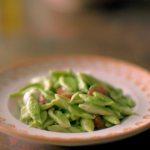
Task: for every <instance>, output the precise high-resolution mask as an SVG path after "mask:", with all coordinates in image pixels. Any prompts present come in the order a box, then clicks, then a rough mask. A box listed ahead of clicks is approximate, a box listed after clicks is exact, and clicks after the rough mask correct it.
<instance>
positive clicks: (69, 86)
mask: <svg viewBox="0 0 150 150" xmlns="http://www.w3.org/2000/svg"><path fill="white" fill-rule="evenodd" d="M59 84H60V85H61V87H63V88H64V89H65V90H66V91H71V92H76V91H77V90H78V86H77V82H76V80H75V78H74V77H70V76H69V77H64V76H62V77H60V78H59Z"/></svg>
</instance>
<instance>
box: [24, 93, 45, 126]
mask: <svg viewBox="0 0 150 150" xmlns="http://www.w3.org/2000/svg"><path fill="white" fill-rule="evenodd" d="M26 107H27V111H28V113H29V114H30V116H31V118H32V119H33V120H34V121H35V122H39V123H40V124H42V120H41V115H40V105H39V103H38V102H37V100H36V99H35V98H34V97H33V96H30V99H29V101H28V102H27V104H26Z"/></svg>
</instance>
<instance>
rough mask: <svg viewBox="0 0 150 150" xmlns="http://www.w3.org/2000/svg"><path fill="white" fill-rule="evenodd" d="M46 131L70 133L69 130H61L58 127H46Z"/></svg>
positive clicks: (61, 128)
mask: <svg viewBox="0 0 150 150" xmlns="http://www.w3.org/2000/svg"><path fill="white" fill-rule="evenodd" d="M47 129H48V130H49V131H54V132H64V133H67V132H70V131H69V129H66V128H63V127H62V126H60V125H52V126H47Z"/></svg>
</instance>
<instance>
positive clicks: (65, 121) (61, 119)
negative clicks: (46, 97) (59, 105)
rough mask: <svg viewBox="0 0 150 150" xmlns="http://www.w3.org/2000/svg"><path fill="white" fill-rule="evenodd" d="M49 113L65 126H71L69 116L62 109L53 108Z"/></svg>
mask: <svg viewBox="0 0 150 150" xmlns="http://www.w3.org/2000/svg"><path fill="white" fill-rule="evenodd" d="M48 115H49V116H50V117H51V118H52V119H54V121H55V122H57V123H58V124H59V125H60V126H61V127H63V128H69V127H70V126H71V125H70V122H69V120H68V118H67V117H66V116H65V115H64V114H63V113H62V112H61V111H58V110H54V108H51V109H49V111H48Z"/></svg>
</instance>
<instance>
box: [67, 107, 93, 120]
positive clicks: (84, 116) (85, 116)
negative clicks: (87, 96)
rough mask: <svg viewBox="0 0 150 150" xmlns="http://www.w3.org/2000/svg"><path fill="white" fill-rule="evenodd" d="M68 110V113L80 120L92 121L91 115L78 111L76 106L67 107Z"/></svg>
mask: <svg viewBox="0 0 150 150" xmlns="http://www.w3.org/2000/svg"><path fill="white" fill-rule="evenodd" d="M68 109H69V111H70V113H72V114H74V115H75V116H78V117H82V118H89V119H94V117H93V115H91V114H89V113H87V112H85V111H84V110H82V109H80V108H79V107H78V106H77V105H69V106H68Z"/></svg>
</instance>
